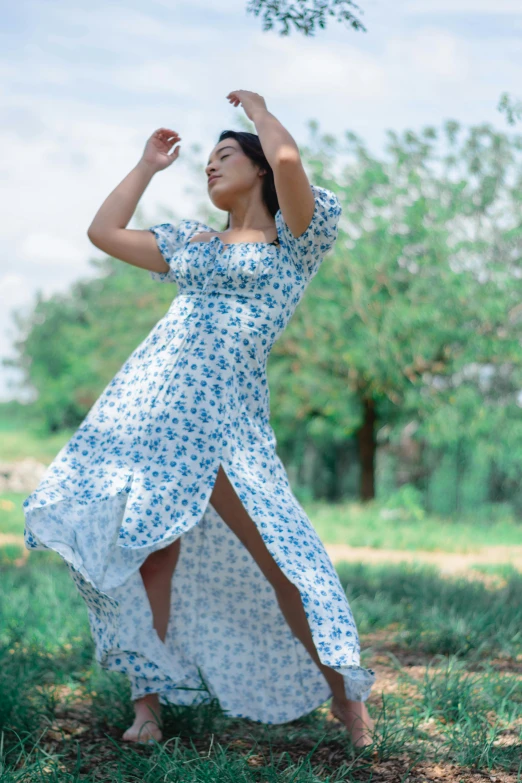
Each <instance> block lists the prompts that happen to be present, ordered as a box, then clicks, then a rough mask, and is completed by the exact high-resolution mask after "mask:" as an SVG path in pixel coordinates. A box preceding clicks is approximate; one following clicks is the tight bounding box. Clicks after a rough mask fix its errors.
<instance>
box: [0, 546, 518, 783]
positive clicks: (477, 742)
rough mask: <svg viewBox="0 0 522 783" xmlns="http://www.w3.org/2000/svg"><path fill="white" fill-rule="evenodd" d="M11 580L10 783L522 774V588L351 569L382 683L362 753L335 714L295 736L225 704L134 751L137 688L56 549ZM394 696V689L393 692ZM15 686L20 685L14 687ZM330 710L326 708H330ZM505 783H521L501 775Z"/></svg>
mask: <svg viewBox="0 0 522 783" xmlns="http://www.w3.org/2000/svg"><path fill="white" fill-rule="evenodd" d="M0 568H1V573H0V576H1V579H0V769H1V770H2V772H1V774H0V779H1V780H2V783H4V782H7V783H11V782H12V783H15V781H16V783H18V782H19V781H20V782H21V781H24V783H25V781H31V783H38V782H39V781H51V780H52V781H56V782H57V783H62V782H63V783H65V781H67V782H69V781H95V780H96V781H100V780H103V781H107V783H109V781H110V782H111V783H112V782H114V783H116V782H118V783H121V782H122V781H125V782H126V781H129V782H130V781H133V782H134V781H136V782H137V781H151V783H152V781H159V780H176V781H181V782H184V781H194V782H195V781H229V780H230V781H231V783H239V781H241V783H243V781H245V782H246V781H256V782H258V783H267V782H268V781H270V783H279V782H281V783H283V781H284V783H290V782H292V783H297V782H298V781H302V783H312V781H314V783H315V781H325V782H326V781H328V783H332V781H341V780H347V781H352V780H353V781H355V780H361V779H362V778H364V779H365V780H369V779H370V778H371V779H372V780H375V781H381V780H382V781H384V780H385V779H386V780H390V779H397V780H406V778H407V775H408V774H410V775H412V776H413V777H412V779H413V780H424V779H426V778H429V770H430V766H431V765H434V764H436V765H437V766H438V767H443V768H444V770H445V773H446V777H445V779H446V780H455V781H456V782H457V781H460V780H461V779H464V777H465V779H466V780H468V777H466V776H467V775H468V774H469V772H470V770H476V771H477V772H479V771H480V774H481V775H484V774H486V776H487V775H488V774H491V775H495V774H496V775H499V774H500V775H505V774H507V773H509V774H510V775H511V777H509V780H517V776H518V780H520V774H521V771H522V768H521V762H520V758H521V755H520V751H521V747H522V745H521V743H522V689H521V687H520V686H521V672H520V664H521V660H522V631H521V629H522V605H521V602H520V600H519V599H520V595H521V594H522V576H521V575H520V574H519V573H518V572H517V571H515V570H514V569H504V571H503V573H502V579H501V581H500V582H499V584H498V585H497V586H496V587H494V588H492V587H491V586H486V585H485V584H482V583H480V582H475V581H473V582H467V581H466V580H464V579H445V578H442V577H440V576H439V575H438V574H437V572H436V571H435V570H434V569H432V568H429V567H419V566H408V565H405V564H400V565H396V566H395V565H394V566H386V567H383V566H380V567H368V566H363V565H360V564H355V565H354V564H347V563H343V564H341V565H340V566H339V568H338V573H339V577H340V579H341V582H342V584H343V587H344V588H345V589H346V592H347V595H348V598H349V600H350V603H351V606H352V609H353V611H354V615H355V618H356V620H357V623H358V627H359V630H360V633H361V642H362V648H363V662H364V664H365V665H370V662H371V663H372V664H373V668H375V670H376V672H377V683H376V686H375V688H374V692H373V694H372V697H371V699H370V702H369V705H370V712H371V713H372V716H373V717H374V720H376V722H377V727H378V729H379V733H380V737H379V738H378V740H377V742H376V743H375V745H374V747H373V748H371V749H365V750H361V749H354V748H353V747H352V746H351V745H350V743H349V740H348V739H347V735H346V733H345V730H344V729H343V727H342V726H341V725H340V724H338V723H331V722H329V721H328V720H327V718H326V712H325V710H323V709H321V708H320V709H318V710H315V711H314V712H313V713H310V714H309V715H306V716H303V717H302V718H300V719H298V720H296V721H292V722H291V723H288V724H283V725H280V726H268V725H263V724H257V723H254V722H252V721H245V720H237V719H231V718H228V717H227V716H226V715H224V714H223V713H222V711H221V709H220V707H219V704H217V703H216V702H211V703H209V704H207V705H200V706H199V707H196V708H177V707H172V708H170V709H166V710H165V716H164V717H165V729H164V736H165V740H164V742H162V743H160V744H158V745H156V746H154V747H146V746H144V747H138V746H129V745H128V744H127V743H124V742H122V741H121V740H120V737H121V733H122V732H123V730H124V729H125V728H126V727H127V726H128V725H129V722H130V721H131V718H132V704H131V702H130V688H129V685H128V682H127V680H126V678H125V677H124V676H123V675H119V674H116V673H113V672H106V671H104V670H102V669H101V668H100V667H99V665H98V664H97V663H96V661H95V659H94V645H93V642H92V639H91V636H90V632H89V626H88V621H87V614H86V607H85V604H84V603H83V600H82V599H81V597H80V596H79V594H78V593H77V591H76V588H75V587H74V584H73V582H72V580H71V578H70V576H69V573H68V571H67V569H66V567H65V565H64V564H63V562H62V561H61V559H60V558H59V557H58V556H57V555H55V554H54V553H47V552H33V553H31V554H30V556H29V559H28V561H27V563H26V564H25V565H23V566H14V565H12V564H9V563H6V562H4V564H3V565H1V566H0ZM385 679H386V680H387V681H388V682H389V683H392V684H393V687H388V688H387V689H386V691H385V692H384V693H381V692H380V687H381V683H382V682H384V680H385ZM14 684H16V685H15V687H14ZM326 706H327V705H326ZM500 779H501V780H508V778H507V777H501V778H500Z"/></svg>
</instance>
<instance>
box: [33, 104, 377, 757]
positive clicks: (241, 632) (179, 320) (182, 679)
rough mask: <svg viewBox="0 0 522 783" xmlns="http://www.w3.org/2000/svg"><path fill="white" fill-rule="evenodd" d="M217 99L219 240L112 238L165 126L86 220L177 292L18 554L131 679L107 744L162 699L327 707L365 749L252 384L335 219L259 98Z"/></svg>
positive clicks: (336, 595) (309, 534)
mask: <svg viewBox="0 0 522 783" xmlns="http://www.w3.org/2000/svg"><path fill="white" fill-rule="evenodd" d="M227 97H228V100H229V101H230V102H231V103H232V104H233V105H234V106H238V105H239V104H241V105H242V107H243V109H244V110H245V112H246V114H247V116H248V117H249V118H250V120H252V122H253V123H254V124H255V127H256V130H257V131H258V135H255V134H252V133H244V132H234V131H226V132H223V133H222V134H221V137H220V140H219V142H218V143H217V145H216V146H215V147H214V150H213V151H212V153H211V155H210V158H209V161H208V164H207V167H206V175H207V178H208V192H209V196H210V198H211V201H212V203H213V204H214V206H216V207H217V208H218V209H222V210H224V211H226V212H228V217H229V220H228V223H227V227H226V229H225V230H224V231H222V232H219V233H216V232H214V231H212V229H211V227H210V226H207V225H205V224H204V223H201V221H199V220H190V219H186V220H182V221H180V222H179V224H178V225H177V226H174V225H172V224H171V223H162V224H159V225H156V226H152V227H151V228H149V229H147V230H142V231H140V230H132V229H127V228H126V226H127V224H128V222H129V220H130V219H131V217H132V215H133V213H134V211H135V209H136V206H137V204H138V201H139V199H140V198H141V196H142V194H143V192H144V190H145V188H146V187H147V185H148V184H149V182H150V180H151V179H152V177H153V176H154V174H155V173H156V172H158V171H161V170H163V169H165V168H167V167H168V166H170V165H171V164H172V163H173V162H174V161H175V160H176V159H177V158H178V155H179V151H180V146H179V144H178V142H179V141H180V136H179V135H178V133H176V131H173V130H170V129H166V128H161V129H159V130H157V131H156V132H155V133H153V135H152V136H151V137H150V139H149V140H148V142H147V144H146V147H145V151H144V153H143V156H142V158H141V160H140V161H139V163H138V164H137V166H136V167H135V168H134V169H133V170H132V171H131V172H130V174H128V175H127V177H125V179H124V180H123V181H122V182H121V183H120V184H119V185H118V187H117V188H116V189H115V190H114V191H113V192H112V193H111V194H110V195H109V196H108V198H107V199H106V200H105V202H104V203H103V204H102V206H101V207H100V209H99V210H98V212H97V214H96V216H95V217H94V220H93V221H92V224H91V226H90V228H89V231H88V235H89V237H90V239H91V241H92V242H93V243H94V244H95V245H96V246H97V247H98V248H100V249H101V250H103V251H105V252H107V253H108V254H110V255H112V256H114V257H116V258H119V259H121V260H122V261H125V262H127V263H129V264H132V265H133V266H138V267H141V268H142V269H147V270H149V273H150V275H151V277H152V278H153V279H155V280H158V281H161V282H175V283H177V285H178V294H177V296H176V297H175V299H174V300H173V302H172V304H171V306H170V308H169V310H168V312H167V313H166V315H165V316H164V317H163V318H162V319H161V320H160V321H159V322H158V324H156V326H155V327H154V328H153V329H152V331H151V332H150V334H149V335H148V336H147V337H146V338H145V339H144V340H143V342H142V343H141V344H140V345H139V346H138V347H137V348H136V349H135V351H134V352H133V353H132V354H131V356H130V357H129V359H128V360H127V361H126V362H125V363H124V365H123V366H122V368H121V369H120V370H119V372H118V373H117V374H116V376H115V377H114V378H113V379H112V381H111V382H110V383H109V384H108V385H107V387H106V388H105V390H104V392H103V393H102V395H101V396H100V397H99V398H98V400H97V401H96V402H95V404H94V405H93V407H92V408H91V410H90V411H89V413H88V415H87V416H86V418H85V420H84V421H83V422H82V424H81V425H80V427H79V429H78V431H77V432H76V433H75V435H74V436H73V438H72V439H71V440H70V441H69V442H68V443H67V444H66V445H65V446H64V447H63V449H62V450H61V451H60V452H59V454H58V455H57V456H56V458H55V460H54V461H53V463H52V464H51V465H50V466H49V467H48V469H47V471H46V473H45V475H44V477H43V479H42V481H41V483H40V485H39V487H38V488H37V489H36V490H35V492H33V493H32V495H30V496H29V498H27V499H26V500H25V502H24V508H25V514H26V531H25V533H26V546H27V547H28V548H29V549H43V548H51V549H54V550H55V551H57V552H59V553H60V554H61V555H62V557H63V558H64V559H65V561H66V562H67V564H68V566H69V568H70V571H71V574H72V577H73V579H74V580H75V582H76V584H77V586H78V589H79V590H80V592H81V594H82V595H83V597H84V598H85V600H86V603H87V606H88V614H89V622H90V625H91V630H92V633H93V638H94V640H95V644H96V658H97V660H98V661H99V662H100V663H101V665H102V666H103V667H105V668H107V669H110V670H112V671H120V672H123V673H125V674H126V675H127V676H128V677H129V679H130V682H131V694H132V699H133V702H134V706H135V721H134V723H133V724H132V726H130V727H129V729H128V730H127V731H126V732H125V734H124V735H123V739H125V740H129V741H143V740H149V741H154V740H159V739H161V737H162V734H161V717H160V705H161V704H168V703H173V704H197V703H200V702H202V701H205V700H207V699H208V698H209V697H216V698H218V699H219V702H220V705H221V707H222V709H223V710H224V711H225V712H227V713H228V714H230V715H231V716H235V717H245V718H250V719H252V720H257V721H263V722H267V723H284V722H287V721H290V720H293V719H295V718H298V717H299V716H301V715H304V714H306V713H308V712H310V711H311V710H313V709H315V708H316V707H318V706H319V705H321V704H322V703H323V702H324V701H325V700H326V699H327V698H329V697H330V696H331V697H332V702H331V712H332V714H333V715H334V716H335V717H336V718H337V719H338V720H340V721H342V722H344V723H345V725H346V726H347V729H348V731H349V733H350V736H351V738H352V741H353V742H354V744H355V745H357V746H362V745H367V744H369V743H370V742H371V738H372V729H373V721H372V719H371V718H370V715H369V713H368V710H367V708H366V705H365V701H366V699H367V698H368V696H369V693H370V690H371V687H372V684H373V682H374V680H375V675H374V672H373V671H372V670H371V669H364V668H362V667H361V666H360V665H359V640H358V635H357V630H356V626H355V623H354V621H353V617H352V613H351V610H350V607H349V604H348V601H347V598H346V595H345V593H344V590H343V588H342V586H341V583H340V581H339V578H338V576H337V573H336V571H335V569H334V567H333V564H332V562H331V560H330V559H329V557H328V555H327V553H326V550H325V548H324V546H323V544H322V543H321V541H320V539H319V537H318V535H317V533H316V532H315V530H314V528H313V526H312V524H311V522H310V520H309V519H308V517H307V516H306V514H305V513H304V511H303V509H302V508H301V506H300V505H299V503H298V502H297V500H296V498H295V497H294V495H293V493H292V490H291V488H290V485H289V482H288V477H287V474H286V472H285V469H284V467H283V465H282V462H281V460H280V459H279V457H278V456H277V454H276V450H275V447H276V439H275V435H274V432H273V430H272V428H271V426H270V423H269V413H270V412H269V390H268V385H267V376H266V364H267V359H268V355H269V352H270V349H271V347H272V345H273V344H274V342H275V340H276V339H277V338H278V337H279V336H280V335H281V333H282V332H283V330H284V328H285V326H286V324H287V323H288V321H289V320H290V317H291V316H292V314H293V312H294V310H295V308H296V307H297V305H298V303H299V301H300V299H301V298H302V296H303V294H304V291H305V289H306V287H307V285H308V283H309V282H310V280H311V279H312V277H313V276H314V275H315V274H316V272H317V270H318V268H319V266H320V264H321V262H322V260H323V257H324V255H325V253H326V252H328V250H329V249H330V248H331V247H332V245H333V244H334V242H335V239H336V237H337V226H338V220H339V216H340V214H341V206H340V203H339V200H338V199H337V197H336V196H335V195H334V193H332V192H331V191H329V190H327V189H326V188H321V187H317V186H311V185H310V183H309V181H308V179H307V176H306V173H305V171H304V168H303V165H302V162H301V159H300V155H299V151H298V148H297V145H296V144H295V142H294V140H293V138H292V136H291V135H290V134H289V133H288V131H287V130H286V129H285V128H284V127H283V126H282V125H281V123H280V122H279V121H278V120H277V119H276V117H274V115H273V114H272V113H270V112H269V111H268V109H267V107H266V104H265V101H264V99H263V98H262V97H261V96H260V95H258V94H257V93H253V92H249V91H246V90H236V91H233V92H231V93H229V95H228V96H227ZM173 143H174V144H178V146H176V147H175V149H174V151H173V152H171V153H169V152H168V150H169V149H170V148H171V147H172V145H173ZM202 683H203V685H202Z"/></svg>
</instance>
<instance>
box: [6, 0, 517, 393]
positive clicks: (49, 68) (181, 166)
mask: <svg viewBox="0 0 522 783" xmlns="http://www.w3.org/2000/svg"><path fill="white" fill-rule="evenodd" d="M358 6H359V8H360V11H357V10H355V9H354V10H353V12H354V13H355V14H356V15H357V16H358V17H359V18H360V19H361V21H362V22H363V24H364V25H365V27H366V28H367V31H366V32H356V31H354V30H353V29H352V28H351V27H350V26H348V25H347V24H346V23H344V24H343V23H339V22H337V21H336V20H335V17H333V16H327V26H326V29H325V30H321V29H317V31H316V33H315V35H314V36H311V37H308V38H307V37H305V36H303V35H302V34H301V33H299V32H297V31H294V30H292V31H291V33H290V35H289V36H286V37H285V36H282V35H281V34H280V28H279V26H276V27H274V29H273V30H271V31H263V29H262V28H263V23H262V17H261V16H259V17H256V16H254V15H253V14H251V13H247V11H246V8H247V0H189V1H188V2H177V1H176V0H147V1H146V2H145V1H141V0H134V2H132V1H128V2H117V3H114V2H112V3H111V2H109V1H108V0H103V2H102V0H89V2H75V0H37V1H36V0H33V1H28V0H18V2H17V3H10V4H7V3H5V4H4V6H3V8H2V29H1V31H0V43H1V46H0V84H1V85H2V87H1V89H0V96H1V97H0V100H1V117H2V120H1V122H0V136H1V149H2V156H1V159H0V176H1V179H2V183H3V188H2V190H1V196H0V198H1V208H2V215H3V221H2V231H1V233H0V243H1V244H0V357H2V358H3V357H12V356H13V355H14V349H13V343H14V341H15V339H16V337H17V335H18V327H17V325H16V324H15V322H14V320H13V315H12V314H13V312H14V311H16V312H20V313H22V314H27V313H30V312H31V310H32V308H33V307H34V303H35V301H36V294H37V292H38V291H40V293H41V295H42V296H44V297H47V296H50V295H52V294H53V293H55V292H58V291H65V290H67V289H68V288H69V287H70V285H71V284H72V283H73V282H75V281H77V280H78V279H81V278H83V279H86V278H91V277H93V276H94V275H96V270H95V268H94V267H92V266H91V265H89V263H88V262H89V258H103V257H104V253H102V252H101V251H99V250H98V249H97V248H95V247H94V246H93V245H92V243H91V242H90V241H89V239H88V237H87V233H86V232H87V228H88V226H89V224H90V223H91V221H92V218H93V217H94V215H95V213H96V211H97V210H98V208H99V206H100V205H101V204H102V202H103V201H104V200H105V198H106V196H108V195H109V193H110V192H111V191H112V190H113V189H114V188H115V187H116V186H117V185H118V184H119V183H120V182H121V180H122V179H123V178H124V177H125V176H126V175H127V174H128V173H129V171H130V170H131V169H132V168H134V166H135V165H136V163H137V162H138V161H139V159H140V157H141V154H142V152H143V148H144V146H145V143H146V141H147V139H148V138H149V137H150V135H151V134H152V133H153V132H154V131H155V130H156V129H157V128H160V127H167V128H172V129H174V130H176V131H178V132H179V133H180V135H181V136H182V142H181V154H180V157H179V159H178V161H176V162H175V163H174V164H173V165H172V166H170V167H169V168H167V169H166V170H164V171H162V172H159V173H158V174H156V175H155V177H154V178H153V180H152V182H151V183H150V185H149V186H148V188H147V189H146V191H145V193H144V194H143V196H142V198H141V200H140V202H139V210H140V221H141V222H140V223H137V222H136V219H137V217H138V216H137V215H135V216H134V217H133V219H132V220H131V221H130V223H129V225H128V227H129V228H138V227H146V226H149V225H154V224H155V223H159V222H162V221H163V220H166V219H167V217H166V212H165V211H166V210H169V209H170V210H172V211H173V212H174V213H175V214H176V215H179V216H180V217H191V216H195V215H196V202H197V201H199V199H200V197H201V195H204V194H205V193H206V185H205V179H206V178H205V172H204V166H205V163H206V161H207V159H208V156H209V154H210V152H211V150H212V149H213V147H214V145H215V143H216V141H217V138H218V136H219V133H220V131H221V130H224V129H227V128H233V129H236V130H241V129H243V126H242V125H241V124H240V121H239V114H242V115H243V117H244V116H245V114H244V111H243V110H242V109H241V107H238V108H236V107H233V106H232V105H231V104H230V103H229V101H228V100H227V99H226V95H227V94H228V93H229V92H230V91H231V90H235V89H244V90H252V91H254V92H257V93H259V94H260V95H262V96H263V97H264V99H265V102H266V105H267V108H268V109H269V111H271V112H272V113H273V114H274V115H275V116H276V117H277V118H278V119H279V120H280V121H281V122H282V123H283V125H284V126H285V127H286V128H287V129H288V130H289V132H290V133H291V134H292V136H293V137H294V139H295V140H296V142H297V144H306V143H307V142H308V140H309V134H308V129H307V124H308V122H309V121H310V120H311V119H314V120H316V121H317V122H318V123H319V129H320V132H321V133H332V134H333V135H334V136H336V137H337V138H339V139H340V138H341V136H342V135H343V134H344V133H345V132H346V131H348V130H351V131H354V132H355V133H357V134H358V135H359V136H360V137H361V138H362V139H363V141H364V142H365V144H366V145H367V147H368V148H369V149H370V150H371V152H373V153H374V154H380V153H382V154H384V146H385V144H386V141H387V137H386V131H387V130H388V129H390V130H394V131H396V132H398V133H400V132H402V131H403V130H405V129H407V128H409V129H412V130H420V129H421V128H422V127H424V126H425V125H434V126H439V127H440V126H441V125H442V124H443V123H444V122H445V121H446V120H448V119H454V120H457V121H459V122H460V123H461V124H463V125H464V126H469V125H473V124H478V123H483V122H488V123H490V124H491V125H493V126H494V127H496V128H498V129H499V130H503V131H505V132H508V133H512V132H515V130H518V131H519V132H520V125H519V126H518V128H513V127H512V126H509V125H508V124H507V121H506V117H505V115H504V114H502V113H500V112H499V111H498V108H497V107H498V102H499V99H500V96H501V94H502V93H504V92H507V93H509V94H510V95H511V96H513V98H515V99H522V87H521V84H522V57H521V49H520V39H521V36H522V0H395V1H394V2H392V0H360V2H358ZM192 144H199V145H201V150H202V151H201V156H200V159H201V168H200V171H199V173H198V171H197V170H196V171H194V169H193V166H189V165H188V162H187V160H188V154H187V157H186V159H185V160H184V158H183V152H184V148H186V149H187V150H188V149H189V147H190V146H191V145H192ZM191 158H192V161H193V160H194V156H193V155H191ZM190 188H192V189H193V194H191V193H190V192H189V191H188V189H190ZM211 206H212V205H211V203H210V202H209V207H211ZM143 221H144V222H143ZM21 380H22V378H21V375H20V374H19V373H18V372H16V371H15V370H13V369H11V368H3V367H0V400H2V401H4V400H9V399H13V398H16V399H20V400H21V401H26V400H28V399H30V398H31V390H29V389H25V388H24V387H23V386H21V385H20V384H21Z"/></svg>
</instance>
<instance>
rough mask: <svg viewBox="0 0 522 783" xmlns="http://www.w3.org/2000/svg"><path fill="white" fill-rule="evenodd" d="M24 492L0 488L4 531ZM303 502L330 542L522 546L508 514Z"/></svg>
mask: <svg viewBox="0 0 522 783" xmlns="http://www.w3.org/2000/svg"><path fill="white" fill-rule="evenodd" d="M27 494H29V493H27ZM25 497H26V494H22V493H14V492H5V493H3V494H0V533H11V534H15V535H20V536H21V535H22V534H23V529H24V515H23V508H22V502H23V500H24V499H25ZM303 508H304V510H305V511H306V513H307V514H308V516H309V517H310V520H311V522H312V524H313V526H314V527H315V529H316V530H317V532H318V534H319V536H320V538H321V540H322V541H324V543H327V544H349V545H350V546H355V547H357V546H368V547H374V548H376V549H402V550H410V551H416V550H430V551H444V552H463V553H464V552H476V551H478V550H479V549H481V548H483V547H491V546H499V545H503V546H522V526H521V525H520V524H518V525H517V524H516V523H515V522H511V521H508V520H497V521H493V522H489V523H488V522H480V521H475V522H473V521H462V522H455V521H451V520H444V519H439V518H436V517H428V516H426V517H425V518H424V519H422V520H421V521H419V520H418V519H416V518H415V517H414V516H412V515H410V514H409V513H408V512H407V511H401V510H399V512H398V513H399V514H402V518H401V517H399V516H397V517H396V518H394V519H390V518H389V517H387V516H386V513H387V511H388V510H387V508H386V507H385V505H384V504H381V503H379V502H377V501H375V502H372V503H368V504H366V505H364V504H361V503H354V502H346V503H339V504H334V505H332V504H328V503H319V502H303Z"/></svg>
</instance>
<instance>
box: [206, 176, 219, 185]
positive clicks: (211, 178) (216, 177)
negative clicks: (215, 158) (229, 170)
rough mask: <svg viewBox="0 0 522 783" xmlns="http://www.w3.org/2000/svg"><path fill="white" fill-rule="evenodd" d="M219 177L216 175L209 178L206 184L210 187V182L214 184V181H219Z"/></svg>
mask: <svg viewBox="0 0 522 783" xmlns="http://www.w3.org/2000/svg"><path fill="white" fill-rule="evenodd" d="M220 176H221V175H218V176H215V177H210V179H209V181H208V184H209V185H210V183H211V182H214V180H215V179H219V177H220Z"/></svg>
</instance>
